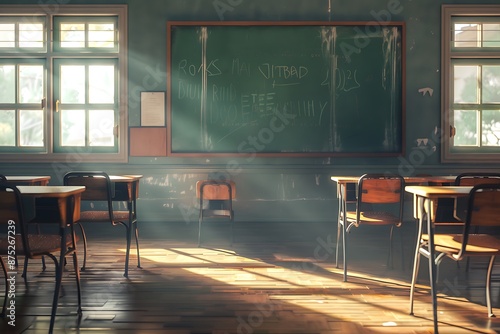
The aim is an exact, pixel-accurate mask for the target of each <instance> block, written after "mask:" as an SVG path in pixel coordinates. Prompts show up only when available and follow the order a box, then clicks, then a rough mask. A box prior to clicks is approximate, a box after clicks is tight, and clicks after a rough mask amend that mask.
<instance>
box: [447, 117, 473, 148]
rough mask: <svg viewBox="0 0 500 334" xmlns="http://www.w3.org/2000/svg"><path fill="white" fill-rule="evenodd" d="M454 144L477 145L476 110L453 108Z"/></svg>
mask: <svg viewBox="0 0 500 334" xmlns="http://www.w3.org/2000/svg"><path fill="white" fill-rule="evenodd" d="M453 121H454V126H455V131H456V132H455V137H454V143H455V146H477V143H478V142H477V138H478V135H477V133H478V129H477V111H476V110H455V112H454V118H453Z"/></svg>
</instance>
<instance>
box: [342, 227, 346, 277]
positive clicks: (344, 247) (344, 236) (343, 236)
mask: <svg viewBox="0 0 500 334" xmlns="http://www.w3.org/2000/svg"><path fill="white" fill-rule="evenodd" d="M346 244H347V238H346V228H345V222H344V224H343V225H342V257H343V264H344V282H347V256H346V250H347V245H346Z"/></svg>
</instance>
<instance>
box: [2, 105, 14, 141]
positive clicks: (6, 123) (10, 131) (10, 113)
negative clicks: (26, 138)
mask: <svg viewBox="0 0 500 334" xmlns="http://www.w3.org/2000/svg"><path fill="white" fill-rule="evenodd" d="M15 116H16V114H15V112H14V110H0V146H15V145H16V117H15Z"/></svg>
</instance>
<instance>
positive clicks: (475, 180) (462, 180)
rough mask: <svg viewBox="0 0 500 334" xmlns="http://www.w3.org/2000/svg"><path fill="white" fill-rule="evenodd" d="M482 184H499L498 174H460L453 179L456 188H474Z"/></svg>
mask: <svg viewBox="0 0 500 334" xmlns="http://www.w3.org/2000/svg"><path fill="white" fill-rule="evenodd" d="M483 183H493V184H495V183H498V184H500V173H462V174H459V175H458V176H457V177H456V179H455V185H457V186H475V185H478V184H483Z"/></svg>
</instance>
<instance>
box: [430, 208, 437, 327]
mask: <svg viewBox="0 0 500 334" xmlns="http://www.w3.org/2000/svg"><path fill="white" fill-rule="evenodd" d="M431 210H432V201H431V200H428V201H427V212H428V214H427V234H428V235H429V274H430V284H431V297H432V316H433V321H434V334H438V317H437V296H436V261H435V260H434V225H433V224H432V220H431V213H432V211H431Z"/></svg>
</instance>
